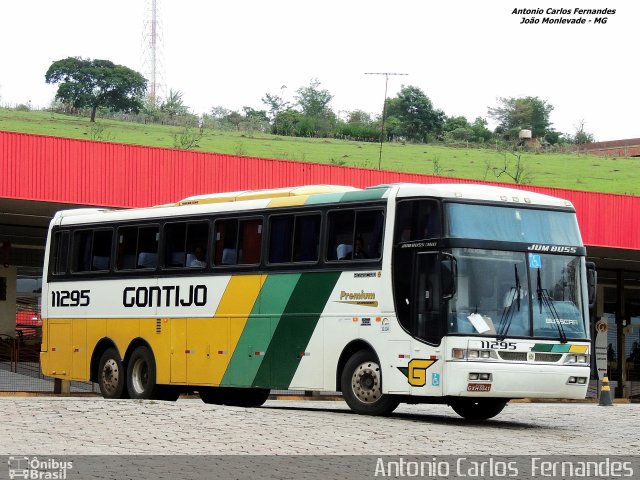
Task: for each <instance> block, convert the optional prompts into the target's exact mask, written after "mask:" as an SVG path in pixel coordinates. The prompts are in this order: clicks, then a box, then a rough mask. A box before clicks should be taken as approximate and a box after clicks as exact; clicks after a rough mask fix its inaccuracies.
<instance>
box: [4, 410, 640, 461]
mask: <svg viewBox="0 0 640 480" xmlns="http://www.w3.org/2000/svg"><path fill="white" fill-rule="evenodd" d="M639 419H640V404H616V405H615V406H613V407H599V406H597V405H596V404H593V403H514V404H510V405H508V406H507V408H506V409H505V410H504V411H503V412H502V413H501V414H500V415H499V416H498V417H496V418H495V419H493V420H490V421H487V422H482V423H469V422H466V421H465V420H463V419H462V418H460V417H458V416H457V415H456V414H455V413H454V412H453V411H452V410H451V409H450V408H449V407H446V406H443V405H401V406H400V407H399V408H398V409H397V410H396V412H395V413H394V414H393V415H392V416H390V417H387V418H374V417H366V416H360V415H355V414H353V413H351V412H350V411H349V410H348V409H347V407H346V405H345V403H344V402H341V401H290V400H271V401H268V402H267V403H266V404H265V406H263V407H262V408H256V409H245V408H237V407H226V406H214V405H205V404H204V403H202V402H201V401H200V400H198V399H180V400H179V401H178V402H175V403H171V402H158V401H136V400H123V401H114V400H103V399H100V398H94V397H91V398H73V397H72V398H60V397H56V398H47V397H0V425H2V430H3V434H2V435H1V436H0V455H113V454H126V455H176V454H208V455H228V454H254V455H273V454H279V455H297V454H302V455H312V454H318V455H321V454H331V455H338V454H347V455H353V454H357V455H447V454H455V455H460V454H467V455H472V454H477V455H486V454H500V455H528V454H529V455H544V454H551V455H563V454H565V455H568V454H598V455H625V454H637V453H638V452H640V430H639V428H638V425H639Z"/></svg>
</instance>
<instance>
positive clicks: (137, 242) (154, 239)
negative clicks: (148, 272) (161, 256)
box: [116, 225, 160, 270]
mask: <svg viewBox="0 0 640 480" xmlns="http://www.w3.org/2000/svg"><path fill="white" fill-rule="evenodd" d="M159 237H160V228H159V227H158V226H157V225H148V226H135V227H121V228H118V231H117V253H116V268H117V269H118V270H135V269H143V268H144V269H148V268H156V266H157V265H158V239H159Z"/></svg>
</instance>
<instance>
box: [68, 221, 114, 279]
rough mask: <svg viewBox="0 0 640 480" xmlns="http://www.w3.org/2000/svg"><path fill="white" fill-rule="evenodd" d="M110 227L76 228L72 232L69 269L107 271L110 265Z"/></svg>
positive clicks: (74, 270)
mask: <svg viewBox="0 0 640 480" xmlns="http://www.w3.org/2000/svg"><path fill="white" fill-rule="evenodd" d="M112 236H113V232H112V230H111V229H108V230H106V229H102V230H95V231H94V230H78V231H76V232H74V234H73V252H72V257H71V260H72V261H71V271H72V272H73V273H82V272H91V271H94V272H95V271H108V270H109V269H110V267H111V240H112Z"/></svg>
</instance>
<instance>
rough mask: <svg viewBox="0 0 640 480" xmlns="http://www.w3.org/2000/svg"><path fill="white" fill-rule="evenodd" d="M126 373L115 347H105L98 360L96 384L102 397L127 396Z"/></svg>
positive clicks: (115, 397) (120, 397)
mask: <svg viewBox="0 0 640 480" xmlns="http://www.w3.org/2000/svg"><path fill="white" fill-rule="evenodd" d="M125 379H126V374H125V370H124V365H123V364H122V360H121V359H120V355H119V354H118V351H117V350H116V349H115V348H107V349H106V350H105V351H104V352H103V353H102V355H101V356H100V361H99V362H98V385H99V386H100V393H101V394H102V396H103V397H104V398H110V399H122V398H127V389H126V385H125V384H126V380H125Z"/></svg>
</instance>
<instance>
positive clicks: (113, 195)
mask: <svg viewBox="0 0 640 480" xmlns="http://www.w3.org/2000/svg"><path fill="white" fill-rule="evenodd" d="M398 182H409V183H489V182H480V181H474V180H469V179H461V178H451V177H442V176H433V175H420V174H412V173H402V172H392V171H385V170H371V169H361V168H353V167H343V166H335V165H324V164H317V163H308V162H293V161H285V160H273V159H264V158H254V157H240V156H234V155H223V154H216V153H202V152H193V151H185V150H175V149H168V148H157V147H144V146H137V145H125V144H117V143H106V142H97V141H87V140H76V139H68V138H59V137H49V136H42V135H31V134H23V133H13V132H4V131H0V244H2V246H0V257H1V256H2V255H3V250H4V251H5V256H6V255H7V252H6V251H7V250H8V248H7V245H11V257H12V263H13V262H17V263H16V264H20V265H34V266H35V265H38V264H39V265H41V262H42V258H43V253H44V252H43V248H44V238H46V229H47V226H48V223H49V221H50V219H51V218H52V217H53V214H54V213H55V211H57V210H60V209H65V208H76V207H77V206H78V205H89V206H108V207H125V208H126V207H145V206H151V205H160V204H166V203H174V202H176V201H179V200H180V199H184V198H186V197H191V196H197V195H207V194H212V193H218V192H230V191H242V190H255V189H262V188H282V187H293V186H303V185H311V184H331V185H346V186H352V187H358V188H365V187H368V186H372V185H379V184H389V183H398ZM493 184H495V185H502V186H509V187H517V188H519V189H523V190H529V191H533V192H538V193H542V194H546V195H552V196H555V197H560V198H564V199H567V200H569V201H571V202H572V203H573V205H574V206H575V208H576V212H577V217H578V222H579V224H580V229H581V232H582V237H583V241H584V243H585V245H586V246H587V252H588V255H589V257H591V258H592V259H594V260H596V263H597V264H598V267H599V268H605V269H624V270H632V271H639V270H640V228H638V225H640V197H636V196H631V195H616V194H609V193H596V192H585V191H579V190H569V189H560V188H550V187H538V186H532V185H513V184H507V185H505V184H499V183H495V182H493ZM0 260H2V259H1V258H0Z"/></svg>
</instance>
